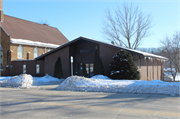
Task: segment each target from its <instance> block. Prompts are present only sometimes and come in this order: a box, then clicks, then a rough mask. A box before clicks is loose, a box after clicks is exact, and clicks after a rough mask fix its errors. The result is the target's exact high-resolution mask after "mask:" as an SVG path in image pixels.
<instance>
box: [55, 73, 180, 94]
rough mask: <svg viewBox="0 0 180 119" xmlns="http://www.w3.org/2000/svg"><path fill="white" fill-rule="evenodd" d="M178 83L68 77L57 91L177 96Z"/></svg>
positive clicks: (179, 85)
mask: <svg viewBox="0 0 180 119" xmlns="http://www.w3.org/2000/svg"><path fill="white" fill-rule="evenodd" d="M179 87H180V83H179V82H163V81H160V80H153V81H142V80H103V79H93V78H84V77H79V76H71V77H68V78H67V79H66V80H65V81H64V82H62V83H61V84H60V85H59V86H58V87H57V89H58V90H76V91H92V92H117V93H141V94H143V93H151V94H169V95H179V91H180V88H179Z"/></svg>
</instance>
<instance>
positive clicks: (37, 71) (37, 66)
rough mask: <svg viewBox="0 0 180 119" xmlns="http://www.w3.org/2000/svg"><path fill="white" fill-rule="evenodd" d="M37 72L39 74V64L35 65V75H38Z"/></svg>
mask: <svg viewBox="0 0 180 119" xmlns="http://www.w3.org/2000/svg"><path fill="white" fill-rule="evenodd" d="M39 72H40V67H39V64H36V73H37V74H39Z"/></svg>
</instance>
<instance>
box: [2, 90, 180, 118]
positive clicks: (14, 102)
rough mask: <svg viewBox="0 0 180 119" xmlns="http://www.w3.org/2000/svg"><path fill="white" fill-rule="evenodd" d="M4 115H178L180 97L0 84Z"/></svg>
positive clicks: (141, 116)
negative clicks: (10, 86)
mask: <svg viewBox="0 0 180 119" xmlns="http://www.w3.org/2000/svg"><path fill="white" fill-rule="evenodd" d="M0 104H1V107H0V114H1V116H0V118H1V119H68V118H72V119H120V118H121V119H138V118H142V119H146V118H153V119H162V118H163V119H164V118H167V119H178V118H180V97H179V96H169V95H153V94H122V93H103V92H77V91H57V90H35V89H18V88H2V87H0Z"/></svg>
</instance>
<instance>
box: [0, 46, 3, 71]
mask: <svg viewBox="0 0 180 119" xmlns="http://www.w3.org/2000/svg"><path fill="white" fill-rule="evenodd" d="M0 57H1V60H0V64H1V71H3V48H2V47H1V45H0Z"/></svg>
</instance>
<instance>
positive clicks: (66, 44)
mask: <svg viewBox="0 0 180 119" xmlns="http://www.w3.org/2000/svg"><path fill="white" fill-rule="evenodd" d="M80 39H83V40H86V41H92V42H94V43H100V44H104V45H107V46H111V47H116V48H120V49H124V50H127V51H129V52H133V53H137V54H140V55H142V56H144V57H154V58H159V59H163V60H168V58H165V57H162V56H159V55H154V54H151V53H146V52H142V51H138V50H133V49H129V48H125V47H122V46H117V45H111V44H108V43H105V42H101V41H97V40H94V39H90V38H86V37H82V36H80V37H78V38H76V39H75V40H72V41H69V42H67V43H65V44H63V45H61V46H59V47H57V48H55V49H53V50H51V51H49V52H47V53H45V54H43V55H40V56H39V57H37V58H35V60H40V59H41V58H44V57H45V56H47V55H49V54H51V53H53V52H55V51H57V50H59V49H62V48H64V47H66V46H68V45H69V44H71V43H74V42H76V41H78V40H80Z"/></svg>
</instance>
